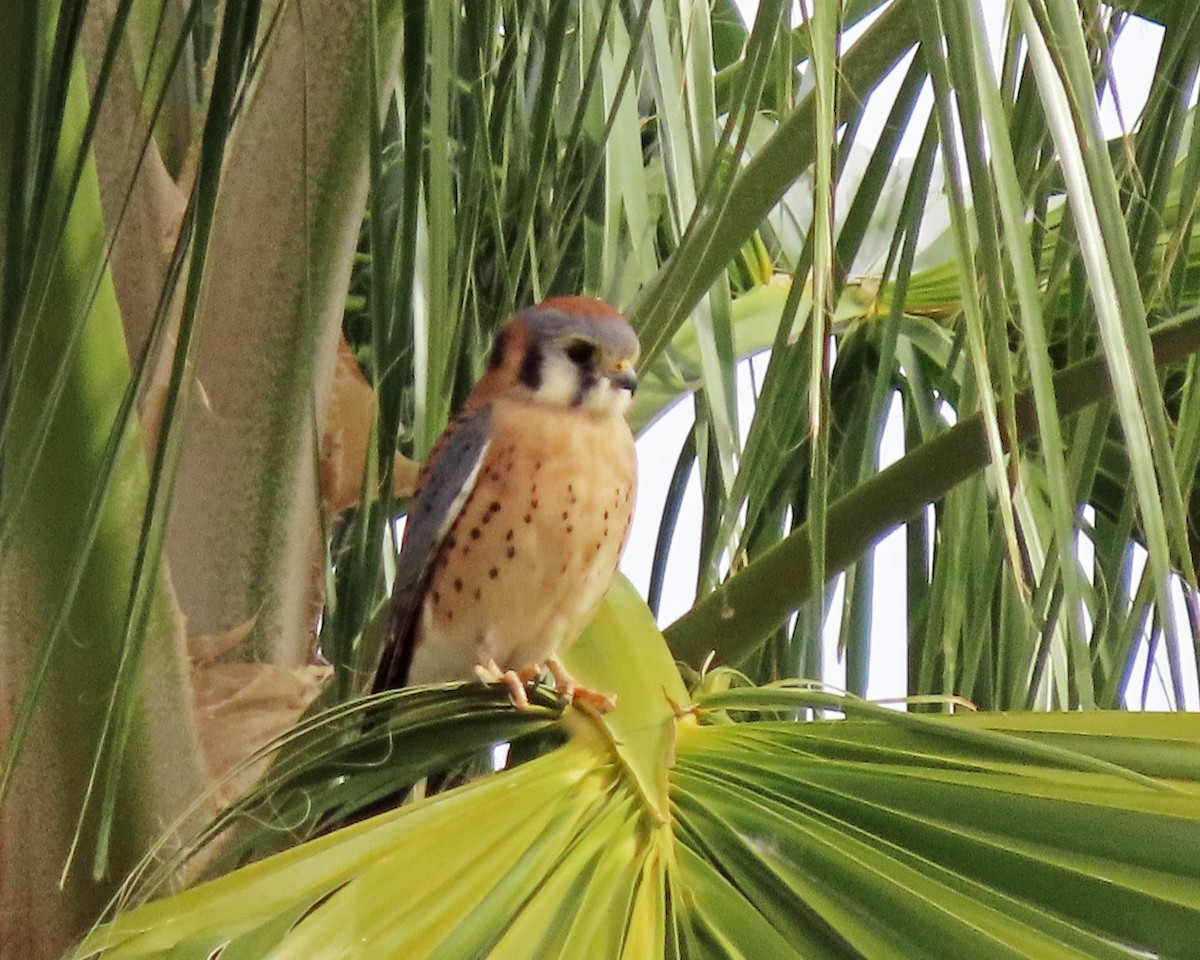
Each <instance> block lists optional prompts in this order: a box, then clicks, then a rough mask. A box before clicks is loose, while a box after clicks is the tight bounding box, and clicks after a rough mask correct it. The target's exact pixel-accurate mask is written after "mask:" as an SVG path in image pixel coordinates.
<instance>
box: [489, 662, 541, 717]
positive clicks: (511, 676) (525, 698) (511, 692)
mask: <svg viewBox="0 0 1200 960" xmlns="http://www.w3.org/2000/svg"><path fill="white" fill-rule="evenodd" d="M475 676H477V677H478V678H479V679H480V680H482V681H483V682H484V683H502V684H504V686H506V687H508V696H509V699H510V700H512V704H513V706H514V707H516V708H517V709H518V710H529V709H531V707H530V704H529V694H527V693H526V692H525V681H524V680H522V679H521V674H519V673H517V671H516V670H501V669H500V665H499V664H498V663H496V661H495V660H489V661H488V662H487V663H485V664H484V663H479V664H476V665H475ZM534 676H536V674H535V675H534Z"/></svg>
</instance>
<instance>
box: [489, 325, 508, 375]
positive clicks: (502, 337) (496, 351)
mask: <svg viewBox="0 0 1200 960" xmlns="http://www.w3.org/2000/svg"><path fill="white" fill-rule="evenodd" d="M507 347H508V331H507V330H501V331H500V332H499V333H498V334H496V342H495V343H494V344H492V355H491V356H490V357H489V358H488V366H489V367H491V368H492V369H493V370H495V369H496V367H499V366H501V365H502V364H503V363H504V351H505V349H506V348H507Z"/></svg>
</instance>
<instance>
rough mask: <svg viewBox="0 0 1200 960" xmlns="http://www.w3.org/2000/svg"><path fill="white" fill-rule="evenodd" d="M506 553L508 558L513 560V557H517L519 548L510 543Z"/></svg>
mask: <svg viewBox="0 0 1200 960" xmlns="http://www.w3.org/2000/svg"><path fill="white" fill-rule="evenodd" d="M505 554H507V556H508V559H509V560H511V559H512V558H513V557H515V556H516V555H517V548H516V547H514V546H512V545H509V548H508V549H507V550H506V551H505Z"/></svg>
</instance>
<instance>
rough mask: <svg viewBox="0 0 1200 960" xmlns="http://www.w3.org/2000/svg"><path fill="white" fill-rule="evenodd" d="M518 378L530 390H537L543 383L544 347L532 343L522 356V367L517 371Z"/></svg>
mask: <svg viewBox="0 0 1200 960" xmlns="http://www.w3.org/2000/svg"><path fill="white" fill-rule="evenodd" d="M517 379H518V380H520V381H521V383H523V384H524V385H525V386H527V387H528V388H529V389H530V390H537V389H539V388H540V387H541V385H542V348H541V347H539V346H538V345H537V344H536V343H531V344H530V345H529V348H528V349H527V350H526V351H525V356H523V357H522V358H521V368H520V370H518V371H517Z"/></svg>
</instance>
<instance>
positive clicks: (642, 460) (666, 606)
mask: <svg viewBox="0 0 1200 960" xmlns="http://www.w3.org/2000/svg"><path fill="white" fill-rule="evenodd" d="M738 3H739V6H740V7H741V8H742V11H743V16H744V17H745V18H746V20H747V23H750V22H752V18H753V11H754V9H755V8H756V7H757V2H756V0H738ZM1005 6H1006V4H1003V3H992V4H990V5H986V6H985V11H986V17H987V28H988V37H989V40H990V41H991V44H990V45H991V47H992V51H993V53H992V55H993V61H994V62H997V61H998V56H999V50H1000V45H1001V40H1002V38H1001V34H1000V26H1001V22H1002V16H1003V12H1004V8H1005ZM866 25H867V24H866V23H864V24H862V25H859V26H856V29H855V30H854V31H852V32H849V33H848V34H847V36H846V38H845V44H847V45H848V44H850V43H853V41H854V39H855V37H856V36H857V35H858V34H859V33H860V32H861V30H862V29H865V27H866ZM1161 38H1162V28H1161V27H1159V26H1158V25H1157V24H1153V23H1150V22H1147V21H1144V20H1139V19H1132V20H1131V21H1130V22H1129V23H1128V24H1127V26H1126V27H1125V29H1124V31H1123V33H1122V35H1121V36H1120V38H1119V39H1118V41H1117V43H1116V45H1115V47H1114V49H1113V74H1114V77H1115V85H1116V88H1117V91H1118V98H1119V99H1118V100H1117V101H1114V99H1113V97H1112V96H1111V95H1108V96H1106V97H1105V100H1104V101H1103V103H1102V104H1101V111H1100V114H1101V122H1102V124H1103V126H1104V131H1105V134H1106V136H1109V137H1112V136H1116V135H1117V134H1119V133H1121V132H1122V131H1123V130H1128V129H1129V128H1130V127H1131V126H1132V125H1133V124H1134V123H1135V122H1136V119H1137V116H1138V114H1139V112H1140V111H1141V108H1142V106H1143V105H1144V103H1145V101H1146V98H1147V96H1148V95H1149V91H1150V82H1151V78H1152V75H1153V65H1154V62H1155V59H1156V57H1157V54H1158V48H1159V46H1160V44H1161ZM907 66H908V61H907V60H906V61H904V62H902V63H901V64H900V65H899V66H898V67H897V68H896V70H895V71H893V73H892V74H891V76H890V77H889V78H887V79H886V80H885V81H884V83H883V84H882V85H881V86H880V87H879V88H878V92H877V94H876V95H875V96H873V98H872V101H871V104H870V105H868V108H867V111H866V114H865V117H864V119H863V123H862V125H861V127H860V133H859V137H858V142H860V143H862V144H864V145H868V146H869V145H872V144H874V143H875V142H876V141H877V140H878V137H879V133H880V131H881V130H882V127H883V124H884V121H885V120H886V117H887V111H888V109H889V108H890V105H891V103H892V101H893V100H894V98H895V94H896V92H897V90H898V89H899V86H900V80H901V78H902V77H903V75H904V71H905V70H906V69H907ZM930 106H931V97H930V96H929V94H928V92H927V93H926V94H925V95H923V97H922V99H921V101H920V102H919V104H918V107H917V111H916V114H915V118H916V119H915V122H913V123H912V124H910V135H909V136H907V137H906V139H905V140H904V141H903V142H902V144H901V147H900V155H901V157H907V158H911V157H913V156H914V155H915V154H916V151H917V147H918V140H919V137H920V135H921V131H922V130H923V128H924V119H925V117H926V116H927V115H928V112H929V109H930ZM752 367H753V368H755V369H753V370H752ZM765 368H766V361H765V357H759V358H758V359H757V360H754V361H748V362H744V363H742V364H741V366H740V369H739V376H738V406H739V413H740V419H741V424H740V426H741V430H742V434H743V437H744V435H745V431H746V430H747V429H748V427H749V423H750V417H751V415H752V412H753V403H754V386H753V385H754V383H756V382H759V381H758V380H756V378H755V373H757V375H758V377H759V379H760V378H761V373H762V371H764V370H765ZM692 420H693V417H692V403H691V401H690V400H684V401H683V402H680V403H678V404H676V406H675V407H674V408H672V409H671V410H670V411H668V412H667V413H666V414H665V415H664V416H663V417H662V418H661V419H660V420H659V421H658V422H657V423H655V424H654V426H652V427H651V428H650V429H649V430H647V431H646V433H645V434H644V435H643V436H642V437H641V439H640V440H639V442H638V457H639V470H640V476H639V491H638V507H637V512H636V514H635V518H634V524H633V530H632V532H631V535H630V542H629V546H628V548H627V549H626V552H625V558H624V560H623V562H622V570H623V571H624V573H625V574H626V575H627V576H628V577H629V578H630V579H631V580H632V581H633V583H634V584H635V585H636V586H637V588H638V590H639V591H640V592H641V593H642V595H643V596H645V595H646V592H647V590H648V587H649V579H650V567H651V562H652V558H653V555H654V543H655V538H656V537H657V533H658V521H659V518H660V517H661V515H662V507H663V503H664V501H665V499H666V492H667V486H668V484H669V482H670V479H671V474H672V471H673V469H674V465H675V460H676V458H677V456H678V454H679V450H680V447H681V446H682V444H683V441H684V437H685V436H686V435H687V433H688V431H689V430H690V428H691V425H692ZM903 439H904V438H903V429H902V426H901V423H900V420H899V418H898V417H897V416H891V417H889V419H888V421H887V424H886V427H885V430H884V437H883V445H882V458H881V467H886V466H887V465H888V464H890V463H892V462H893V461H894V460H896V459H897V458H898V457H899V456H900V455H901V453H902V451H903ZM699 525H700V493H699V483H698V479H697V474H696V471H695V470H693V472H692V479H691V481H690V482H689V485H688V490H687V493H686V495H685V498H684V503H683V508H682V511H681V515H680V521H679V526H678V529H677V533H676V537H675V541H674V544H673V548H672V551H671V556H670V562H669V564H668V567H667V577H666V581H665V584H664V591H663V598H662V604H661V610H660V616H659V622H660V624H661V625H662V626H666V625H667V624H669V623H671V622H672V621H673V620H675V619H676V618H677V617H678V616H679V615H680V614H682V613H684V612H685V611H686V610H687V609H688V608H689V607H690V606H691V605H692V602H693V600H694V598H695V577H696V564H697V560H698V556H699ZM875 569H876V582H875V589H874V604H873V609H874V614H873V623H872V632H871V667H870V681H869V685H868V689H867V695H868V697H869V698H871V699H888V698H898V697H903V696H904V695H905V691H906V686H907V676H906V665H905V652H904V651H905V637H904V623H905V618H904V615H903V611H904V610H905V547H904V531H903V529H900V530H897V531H896V532H895V533H893V534H892V535H891V536H889V537H887V538H886V539H884V540H883V541H882V542H881V543H880V544H879V546H878V548H877V550H876V554H875ZM839 580H840V578H839ZM840 605H841V590H840V587H839V589H838V592H837V596H835V599H834V603H833V604H832V605H831V607H830V609H831V611H832V612H831V616H830V618H829V620H828V621H827V623H826V629H825V642H824V644H823V647H824V659H825V665H826V672H825V678H826V680H827V682H829V683H830V684H832V685H833V686H835V687H836V686H840V685H841V684H842V683H843V682H844V677H845V670H844V666H843V664H841V663H840V662H839V659H838V657H837V635H838V626H839V623H838V616H837V612H838V611H839V610H840ZM897 611H898V612H899V613H900V615H896V612H897ZM1184 635H1185V636H1186V632H1185V633H1184ZM1185 655H1186V657H1187V658H1189V659H1190V656H1191V654H1190V650H1186V651H1185ZM1143 662H1144V653H1143ZM1184 674H1185V677H1188V678H1189V681H1190V683H1189V689H1188V691H1187V698H1188V699H1187V705H1188V706H1189V707H1191V708H1193V709H1195V708H1200V693H1198V692H1197V689H1196V671H1195V669H1194V667H1193V666H1192V665H1191V664H1188V663H1185V667H1184ZM1134 675H1135V677H1140V670H1138V671H1135V674H1134ZM1127 700H1128V702H1129V706H1131V707H1137V706H1140V702H1141V692H1140V684H1139V689H1138V690H1137V693H1136V696H1133V695H1131V696H1129V697H1127ZM1168 705H1169V700H1168V699H1167V695H1166V686H1165V682H1164V681H1163V679H1162V677H1161V676H1159V677H1158V678H1157V683H1154V684H1152V685H1151V689H1150V690H1149V696H1148V699H1147V707H1148V708H1150V709H1165V708H1167V707H1168Z"/></svg>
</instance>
